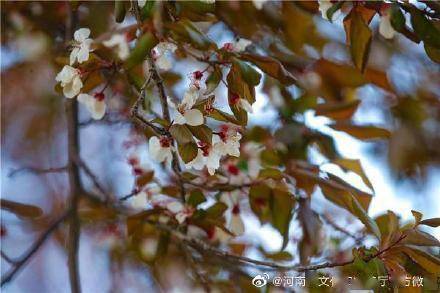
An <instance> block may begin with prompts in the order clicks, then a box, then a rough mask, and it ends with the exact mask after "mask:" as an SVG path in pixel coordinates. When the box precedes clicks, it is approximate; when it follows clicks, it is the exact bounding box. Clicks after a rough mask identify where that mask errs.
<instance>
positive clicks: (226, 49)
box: [223, 43, 234, 52]
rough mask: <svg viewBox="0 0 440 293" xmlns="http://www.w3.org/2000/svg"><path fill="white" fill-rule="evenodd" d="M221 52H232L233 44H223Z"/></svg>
mask: <svg viewBox="0 0 440 293" xmlns="http://www.w3.org/2000/svg"><path fill="white" fill-rule="evenodd" d="M223 50H225V51H229V52H230V51H232V50H234V44H232V43H225V44H224V45H223Z"/></svg>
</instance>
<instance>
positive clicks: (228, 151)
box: [212, 128, 241, 157]
mask: <svg viewBox="0 0 440 293" xmlns="http://www.w3.org/2000/svg"><path fill="white" fill-rule="evenodd" d="M240 139H241V134H240V133H239V132H238V131H236V130H235V129H232V128H228V129H226V130H224V131H221V132H220V135H213V136H212V143H213V145H214V148H215V149H216V150H218V152H220V154H221V155H231V156H234V157H239V156H240Z"/></svg>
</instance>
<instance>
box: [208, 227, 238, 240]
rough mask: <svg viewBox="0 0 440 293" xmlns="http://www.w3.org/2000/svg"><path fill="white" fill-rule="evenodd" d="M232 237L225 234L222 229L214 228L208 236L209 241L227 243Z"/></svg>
mask: <svg viewBox="0 0 440 293" xmlns="http://www.w3.org/2000/svg"><path fill="white" fill-rule="evenodd" d="M231 238H232V236H231V235H230V234H228V233H226V232H225V231H224V230H223V229H222V228H219V227H217V226H215V227H214V228H213V231H212V232H211V233H210V235H209V239H210V240H211V241H213V242H216V241H218V242H220V243H227V242H229V241H230V240H231Z"/></svg>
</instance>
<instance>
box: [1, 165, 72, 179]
mask: <svg viewBox="0 0 440 293" xmlns="http://www.w3.org/2000/svg"><path fill="white" fill-rule="evenodd" d="M65 171H67V166H64V167H54V168H37V167H22V168H18V169H14V170H12V171H11V172H9V175H8V176H9V177H13V176H15V175H17V174H18V173H22V172H30V173H34V174H48V173H61V172H65Z"/></svg>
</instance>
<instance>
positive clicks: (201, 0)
mask: <svg viewBox="0 0 440 293" xmlns="http://www.w3.org/2000/svg"><path fill="white" fill-rule="evenodd" d="M200 2H203V3H207V4H213V3H215V0H200Z"/></svg>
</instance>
